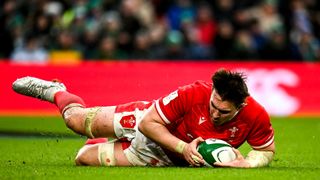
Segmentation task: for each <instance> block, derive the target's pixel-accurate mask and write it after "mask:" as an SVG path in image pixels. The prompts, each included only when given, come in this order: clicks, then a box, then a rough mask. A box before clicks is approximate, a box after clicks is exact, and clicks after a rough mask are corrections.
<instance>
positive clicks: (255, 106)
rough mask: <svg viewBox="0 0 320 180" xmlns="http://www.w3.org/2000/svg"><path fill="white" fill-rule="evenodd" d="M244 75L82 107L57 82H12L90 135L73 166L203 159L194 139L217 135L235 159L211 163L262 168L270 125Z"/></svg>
mask: <svg viewBox="0 0 320 180" xmlns="http://www.w3.org/2000/svg"><path fill="white" fill-rule="evenodd" d="M245 80H246V77H245V76H244V75H243V74H242V73H239V72H232V71H229V70H225V69H220V70H218V71H216V72H215V73H214V74H213V76H212V82H204V81H196V82H194V83H192V84H189V85H185V86H182V87H179V88H177V90H175V91H173V92H171V93H170V94H168V95H166V96H163V97H160V98H159V99H157V100H154V101H150V102H146V101H137V102H130V103H127V104H121V105H115V106H99V107H86V105H85V103H84V101H83V100H82V99H81V98H80V97H79V96H77V95H74V94H72V93H70V92H68V91H67V90H66V87H65V86H64V85H63V84H62V83H60V82H53V81H46V80H42V79H38V78H34V77H23V78H20V79H17V80H16V81H15V82H14V83H13V89H14V91H16V92H17V93H20V94H23V95H26V96H31V97H35V98H39V99H41V100H45V101H48V102H51V103H54V104H55V105H56V106H57V107H58V108H59V110H60V112H61V114H62V117H63V119H64V121H65V123H66V125H67V126H68V127H69V128H70V129H71V130H73V131H74V132H76V133H78V134H81V135H85V136H87V137H88V138H89V140H88V141H87V143H86V144H85V145H84V146H83V147H82V148H81V149H80V150H79V152H78V154H77V156H76V160H75V161H76V164H77V165H92V166H99V165H105V166H190V165H191V166H202V165H203V164H204V160H203V158H202V156H201V155H200V154H199V153H198V152H197V150H196V147H197V145H198V144H199V143H201V142H202V141H204V139H207V138H218V139H221V140H224V141H226V142H228V143H230V144H231V145H232V146H233V147H234V151H235V153H236V155H237V158H236V159H235V160H234V161H231V162H229V163H215V164H214V165H215V166H223V167H239V168H254V167H263V166H267V165H268V164H269V163H270V162H271V161H272V159H273V156H274V153H275V143H274V130H273V128H272V125H271V123H270V118H269V115H268V113H267V112H266V111H265V109H264V108H263V107H262V106H261V105H260V104H259V103H258V102H257V101H256V100H255V99H254V98H253V97H251V96H250V94H249V92H248V88H247V85H246V83H245ZM107 138H108V139H107ZM244 142H247V143H248V144H249V145H250V146H251V147H252V150H251V151H250V152H249V153H248V155H247V156H246V157H244V156H243V155H242V154H241V153H240V151H239V150H237V149H236V148H238V147H239V146H241V145H242V144H243V143H244Z"/></svg>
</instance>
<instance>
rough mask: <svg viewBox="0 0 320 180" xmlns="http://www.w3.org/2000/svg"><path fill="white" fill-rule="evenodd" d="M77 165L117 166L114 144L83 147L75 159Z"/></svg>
mask: <svg viewBox="0 0 320 180" xmlns="http://www.w3.org/2000/svg"><path fill="white" fill-rule="evenodd" d="M75 163H76V165H84V166H115V165H116V159H115V154H114V143H108V142H106V143H99V144H94V145H85V146H83V147H82V148H81V149H80V150H79V152H78V154H77V156H76V158H75Z"/></svg>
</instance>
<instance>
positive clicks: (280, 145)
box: [0, 117, 320, 180]
mask: <svg viewBox="0 0 320 180" xmlns="http://www.w3.org/2000/svg"><path fill="white" fill-rule="evenodd" d="M272 124H273V127H274V129H275V141H276V148H277V154H276V156H275V159H274V161H273V162H272V163H271V165H270V166H269V167H265V168H257V169H232V168H178V167H166V168H153V167H77V166H75V165H74V157H75V155H76V153H77V150H78V149H79V148H80V147H81V146H82V145H83V144H84V142H85V140H86V139H85V138H84V137H81V136H78V135H75V134H74V133H73V132H71V131H70V130H68V129H67V128H66V127H65V125H64V123H63V121H62V119H61V118H59V117H0V152H1V156H0V179H22V178H23V179H89V178H90V179H127V180H128V179H139V180H142V179H184V180H186V179H244V178H246V179H305V180H309V179H319V176H320V153H319V149H320V135H319V133H320V119H319V118H272ZM240 151H241V152H242V153H243V154H246V153H247V152H248V151H249V146H248V145H247V144H245V145H243V146H242V147H241V148H240Z"/></svg>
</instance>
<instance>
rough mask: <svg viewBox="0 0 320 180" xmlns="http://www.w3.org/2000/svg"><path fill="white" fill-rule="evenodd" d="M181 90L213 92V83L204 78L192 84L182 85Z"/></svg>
mask: <svg viewBox="0 0 320 180" xmlns="http://www.w3.org/2000/svg"><path fill="white" fill-rule="evenodd" d="M180 90H197V91H201V90H202V91H206V92H208V91H209V92H211V90H212V83H209V82H206V81H203V80H197V81H195V82H193V83H191V84H188V85H185V86H182V87H180Z"/></svg>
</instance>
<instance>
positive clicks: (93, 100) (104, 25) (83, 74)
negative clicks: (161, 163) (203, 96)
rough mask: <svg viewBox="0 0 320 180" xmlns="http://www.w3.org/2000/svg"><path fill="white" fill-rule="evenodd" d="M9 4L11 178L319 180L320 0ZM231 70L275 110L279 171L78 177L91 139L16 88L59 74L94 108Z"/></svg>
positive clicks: (4, 51) (3, 121)
mask: <svg viewBox="0 0 320 180" xmlns="http://www.w3.org/2000/svg"><path fill="white" fill-rule="evenodd" d="M0 7H1V11H0V42H1V43H0V75H1V78H0V99H1V101H0V142H1V146H0V152H1V153H2V154H1V158H0V162H1V163H0V164H1V165H0V174H1V175H2V176H3V178H4V179H20V178H26V177H27V178H31V179H34V178H41V179H44V178H46V179H48V178H49V179H50V178H52V177H53V178H54V177H56V178H62V179H66V178H67V177H73V178H77V179H79V178H80V179H82V178H83V179H84V178H86V177H87V178H89V177H90V178H91V177H92V176H94V177H97V178H99V177H100V178H102V177H113V178H117V179H124V176H127V177H132V178H140V179H141V177H142V179H150V178H154V177H159V178H167V176H168V179H188V178H189V179H201V178H217V177H218V178H234V177H239V178H241V177H242V178H256V177H259V178H261V179H268V177H278V178H281V179H291V178H292V177H295V178H297V179H301V178H307V179H317V178H318V175H319V173H320V172H319V171H320V166H319V163H318V162H320V155H319V154H318V153H317V150H315V149H319V148H320V147H318V146H319V145H320V137H319V135H318V133H319V131H320V121H319V117H320V105H319V100H320V93H319V90H318V89H319V86H320V82H319V81H320V80H319V78H318V77H317V75H318V72H319V70H320V64H319V59H320V50H319V37H320V31H319V27H320V2H319V1H316V0H307V1H302V0H281V1H280V0H279V1H278V0H237V1H235V0H215V1H209V0H208V1H206V0H203V1H193V0H176V1H167V0H164V1H159V0H150V1H148V0H122V1H116V0H91V1H89V0H71V1H68V0H44V1H43V0H32V1H24V0H4V1H1V2H0ZM208 8H209V9H208ZM222 67H224V68H228V69H232V70H239V71H243V72H245V73H246V74H247V75H248V85H249V90H250V93H251V94H252V95H253V96H254V97H255V98H257V100H258V101H259V102H260V103H261V104H263V105H264V106H265V107H266V109H267V111H268V112H269V113H270V114H271V117H272V124H273V126H274V127H275V132H276V141H277V149H278V150H277V152H278V153H277V156H276V158H275V161H274V162H273V163H272V164H271V168H269V169H265V168H264V169H262V170H251V171H243V170H238V171H237V170H236V171H235V170H232V169H215V170H213V171H212V170H208V169H201V170H200V169H195V170H191V169H188V168H187V169H179V168H172V169H170V172H168V170H167V169H148V170H145V169H140V168H136V169H135V168H131V169H130V168H109V169H107V170H105V169H95V168H83V169H79V168H77V167H75V166H74V163H73V158H74V156H75V154H76V152H77V150H78V149H79V148H80V147H81V146H82V144H83V142H84V141H85V138H84V137H81V136H77V135H75V134H74V133H72V132H71V131H69V130H68V129H67V128H66V127H65V126H64V124H63V122H62V120H61V118H60V117H59V116H58V111H57V110H56V108H55V107H54V105H52V104H49V103H46V102H41V101H37V100H34V99H32V98H29V97H24V96H21V95H18V94H16V93H14V92H13V91H12V89H11V84H12V82H13V81H14V80H15V79H16V78H19V77H22V76H36V77H40V78H44V79H48V80H50V79H55V78H58V79H60V80H61V81H63V82H64V83H65V84H66V85H67V87H68V89H69V90H70V91H71V92H73V93H75V94H78V95H80V96H81V97H83V98H84V100H85V101H86V103H87V105H88V106H96V105H114V104H118V103H124V102H128V101H134V100H153V99H156V98H158V97H159V96H163V95H166V94H167V93H170V92H171V91H172V90H175V89H176V88H177V87H178V86H180V85H184V84H186V83H191V82H193V81H195V80H199V79H201V80H206V81H210V77H211V75H212V73H213V72H214V71H215V70H217V69H219V68H222ZM241 151H242V152H247V151H248V146H246V145H244V146H243V147H241ZM261 171H262V172H263V173H261ZM141 172H144V173H142V174H141ZM212 172H213V173H212ZM199 173H200V174H201V176H199ZM218 174H219V175H218ZM261 174H263V175H261ZM123 175H124V176H123ZM217 175H218V176H217ZM292 175H293V176H292ZM140 176H141V177H140ZM196 177H198V178H196Z"/></svg>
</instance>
